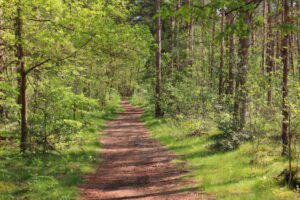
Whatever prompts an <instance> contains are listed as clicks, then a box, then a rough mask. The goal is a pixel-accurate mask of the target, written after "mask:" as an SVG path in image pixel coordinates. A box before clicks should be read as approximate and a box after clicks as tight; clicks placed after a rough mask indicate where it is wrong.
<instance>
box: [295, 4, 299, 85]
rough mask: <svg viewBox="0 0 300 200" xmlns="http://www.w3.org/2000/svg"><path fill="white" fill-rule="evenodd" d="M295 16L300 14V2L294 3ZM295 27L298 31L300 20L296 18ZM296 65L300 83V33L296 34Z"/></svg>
mask: <svg viewBox="0 0 300 200" xmlns="http://www.w3.org/2000/svg"><path fill="white" fill-rule="evenodd" d="M296 10H297V11H296V15H299V14H300V1H297V2H296ZM297 27H298V29H300V18H299V17H298V18H297ZM297 55H298V56H297V57H298V59H297V65H298V78H299V81H300V32H298V33H297Z"/></svg>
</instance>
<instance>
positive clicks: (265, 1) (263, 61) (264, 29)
mask: <svg viewBox="0 0 300 200" xmlns="http://www.w3.org/2000/svg"><path fill="white" fill-rule="evenodd" d="M267 1H268V0H263V18H264V24H263V44H262V58H261V70H262V72H263V74H264V72H265V63H266V41H267Z"/></svg>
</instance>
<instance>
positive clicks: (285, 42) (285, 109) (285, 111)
mask: <svg viewBox="0 0 300 200" xmlns="http://www.w3.org/2000/svg"><path fill="white" fill-rule="evenodd" d="M282 4H283V15H282V19H283V20H282V22H283V23H284V24H287V23H289V22H290V16H289V3H288V0H282ZM288 46H289V34H288V33H282V49H281V57H282V64H283V77H282V116H283V120H282V135H281V137H282V154H283V155H287V153H288V143H289V141H288V134H289V130H288V129H289V106H288V96H289V89H288V76H289V66H288V65H289V63H288V59H289V58H288V56H289V52H288V50H289V47H288Z"/></svg>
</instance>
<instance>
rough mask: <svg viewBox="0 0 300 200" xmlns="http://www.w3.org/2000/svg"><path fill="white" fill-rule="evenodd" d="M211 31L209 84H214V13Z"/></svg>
mask: <svg viewBox="0 0 300 200" xmlns="http://www.w3.org/2000/svg"><path fill="white" fill-rule="evenodd" d="M212 20H213V22H212V30H211V37H212V39H211V52H210V53H211V54H210V78H211V83H212V84H213V83H214V71H215V35H216V20H215V13H214V14H213V19H212Z"/></svg>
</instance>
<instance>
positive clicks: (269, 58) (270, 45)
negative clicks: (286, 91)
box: [266, 0, 274, 105]
mask: <svg viewBox="0 0 300 200" xmlns="http://www.w3.org/2000/svg"><path fill="white" fill-rule="evenodd" d="M266 4H267V5H266V6H267V12H266V13H267V49H266V68H267V73H268V87H267V102H268V104H269V105H270V104H271V103H272V73H273V68H274V60H273V56H274V52H273V50H274V36H273V32H272V17H273V16H272V15H271V5H270V4H271V2H270V0H266Z"/></svg>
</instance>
